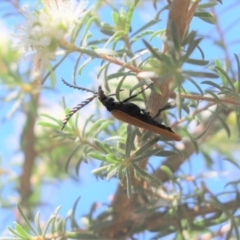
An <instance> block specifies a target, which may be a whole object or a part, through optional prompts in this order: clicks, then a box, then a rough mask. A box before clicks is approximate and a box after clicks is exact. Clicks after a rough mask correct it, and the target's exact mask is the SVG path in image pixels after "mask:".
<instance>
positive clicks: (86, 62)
mask: <svg viewBox="0 0 240 240" xmlns="http://www.w3.org/2000/svg"><path fill="white" fill-rule="evenodd" d="M92 60H93V58H92V57H89V58H88V59H87V60H86V61H84V62H83V64H82V65H81V66H80V67H79V68H78V70H77V73H78V75H81V74H82V70H83V69H84V67H86V66H87V64H88V63H90V62H91V61H92Z"/></svg>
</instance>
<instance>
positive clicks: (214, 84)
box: [201, 81, 222, 90]
mask: <svg viewBox="0 0 240 240" xmlns="http://www.w3.org/2000/svg"><path fill="white" fill-rule="evenodd" d="M201 84H207V85H210V86H212V87H215V88H217V89H219V90H222V87H221V86H219V84H217V83H214V82H212V81H202V82H201Z"/></svg>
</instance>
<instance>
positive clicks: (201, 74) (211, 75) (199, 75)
mask: <svg viewBox="0 0 240 240" xmlns="http://www.w3.org/2000/svg"><path fill="white" fill-rule="evenodd" d="M183 74H186V75H187V77H189V76H192V77H197V78H219V76H218V75H217V74H216V73H210V72H197V71H183Z"/></svg>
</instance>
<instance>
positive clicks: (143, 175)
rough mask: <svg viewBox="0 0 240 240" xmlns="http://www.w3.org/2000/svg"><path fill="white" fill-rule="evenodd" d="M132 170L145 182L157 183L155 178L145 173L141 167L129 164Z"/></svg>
mask: <svg viewBox="0 0 240 240" xmlns="http://www.w3.org/2000/svg"><path fill="white" fill-rule="evenodd" d="M131 165H132V166H133V168H134V169H135V170H136V171H137V172H138V173H139V174H140V175H141V176H142V177H143V178H144V179H146V180H147V181H150V180H153V181H155V182H159V181H158V180H157V179H156V178H154V177H153V176H151V175H150V174H148V173H147V172H145V171H144V170H143V169H142V168H141V167H139V166H138V165H137V164H136V163H132V164H131Z"/></svg>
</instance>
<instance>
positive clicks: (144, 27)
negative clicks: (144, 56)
mask: <svg viewBox="0 0 240 240" xmlns="http://www.w3.org/2000/svg"><path fill="white" fill-rule="evenodd" d="M156 23H159V20H151V21H150V22H148V23H146V24H145V25H143V26H142V27H141V28H139V29H138V30H137V31H136V32H134V33H133V34H132V35H131V36H130V39H131V38H132V37H133V36H135V35H137V34H138V33H140V32H142V31H144V30H145V29H149V27H151V26H153V25H155V24H156Z"/></svg>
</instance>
